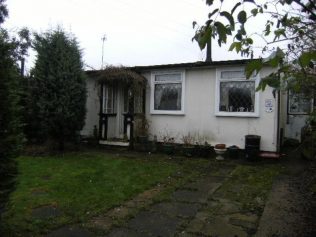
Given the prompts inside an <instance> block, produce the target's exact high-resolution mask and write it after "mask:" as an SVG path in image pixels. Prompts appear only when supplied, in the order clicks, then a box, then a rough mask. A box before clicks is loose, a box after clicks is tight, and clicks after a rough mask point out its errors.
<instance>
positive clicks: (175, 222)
mask: <svg viewBox="0 0 316 237" xmlns="http://www.w3.org/2000/svg"><path fill="white" fill-rule="evenodd" d="M181 223H182V221H181V219H179V218H176V217H170V216H165V215H162V214H160V213H157V212H149V211H143V212H140V213H139V214H138V215H136V217H135V218H133V219H132V220H130V221H129V222H128V228H131V229H133V230H135V231H137V232H138V233H142V235H140V236H144V235H145V234H150V235H151V236H174V235H175V233H176V230H177V226H179V225H180V224H181Z"/></svg>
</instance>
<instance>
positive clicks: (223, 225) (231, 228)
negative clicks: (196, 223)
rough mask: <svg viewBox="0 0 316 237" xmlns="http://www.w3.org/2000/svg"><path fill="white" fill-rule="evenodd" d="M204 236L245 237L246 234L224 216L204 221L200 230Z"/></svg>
mask: <svg viewBox="0 0 316 237" xmlns="http://www.w3.org/2000/svg"><path fill="white" fill-rule="evenodd" d="M200 233H201V234H202V235H205V236H217V237H236V236H238V237H247V236H248V234H247V232H245V231H244V230H243V229H242V228H241V227H239V226H235V225H231V224H229V223H228V221H227V220H226V219H224V218H219V217H217V218H214V219H212V220H211V221H210V222H207V223H205V225H204V227H203V228H202V230H201V231H200Z"/></svg>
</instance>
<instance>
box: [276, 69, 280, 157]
mask: <svg viewBox="0 0 316 237" xmlns="http://www.w3.org/2000/svg"><path fill="white" fill-rule="evenodd" d="M279 80H281V79H280V74H279ZM280 92H281V91H280V90H278V91H277V93H278V95H277V100H278V105H277V106H278V111H277V152H280V150H281V149H280V147H281V144H280V140H281V137H280V114H281V111H280V105H281V101H280V98H281V96H280Z"/></svg>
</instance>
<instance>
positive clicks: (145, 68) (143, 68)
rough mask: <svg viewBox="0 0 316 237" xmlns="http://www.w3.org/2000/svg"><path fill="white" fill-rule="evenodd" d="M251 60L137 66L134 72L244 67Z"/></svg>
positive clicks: (133, 68)
mask: <svg viewBox="0 0 316 237" xmlns="http://www.w3.org/2000/svg"><path fill="white" fill-rule="evenodd" d="M250 61H251V59H239V60H225V61H211V62H209V61H198V62H191V63H176V64H161V65H149V66H135V67H132V68H131V69H132V70H135V71H138V72H141V71H149V70H154V69H172V68H174V69H176V68H209V67H216V66H230V65H244V64H247V63H248V62H250Z"/></svg>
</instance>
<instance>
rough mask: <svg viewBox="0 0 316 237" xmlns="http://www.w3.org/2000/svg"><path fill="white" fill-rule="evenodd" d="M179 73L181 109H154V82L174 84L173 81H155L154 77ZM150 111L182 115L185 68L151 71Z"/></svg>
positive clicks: (152, 112)
mask: <svg viewBox="0 0 316 237" xmlns="http://www.w3.org/2000/svg"><path fill="white" fill-rule="evenodd" d="M168 74H180V76H181V84H182V88H181V110H156V109H155V101H154V100H155V85H156V84H168V83H170V84H174V83H175V82H174V81H169V82H168V81H164V82H163V83H160V82H156V81H155V78H156V76H158V75H168ZM150 88H151V89H150V113H151V114H168V115H184V100H185V70H176V71H174V70H173V71H154V72H152V73H151V87H150Z"/></svg>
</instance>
